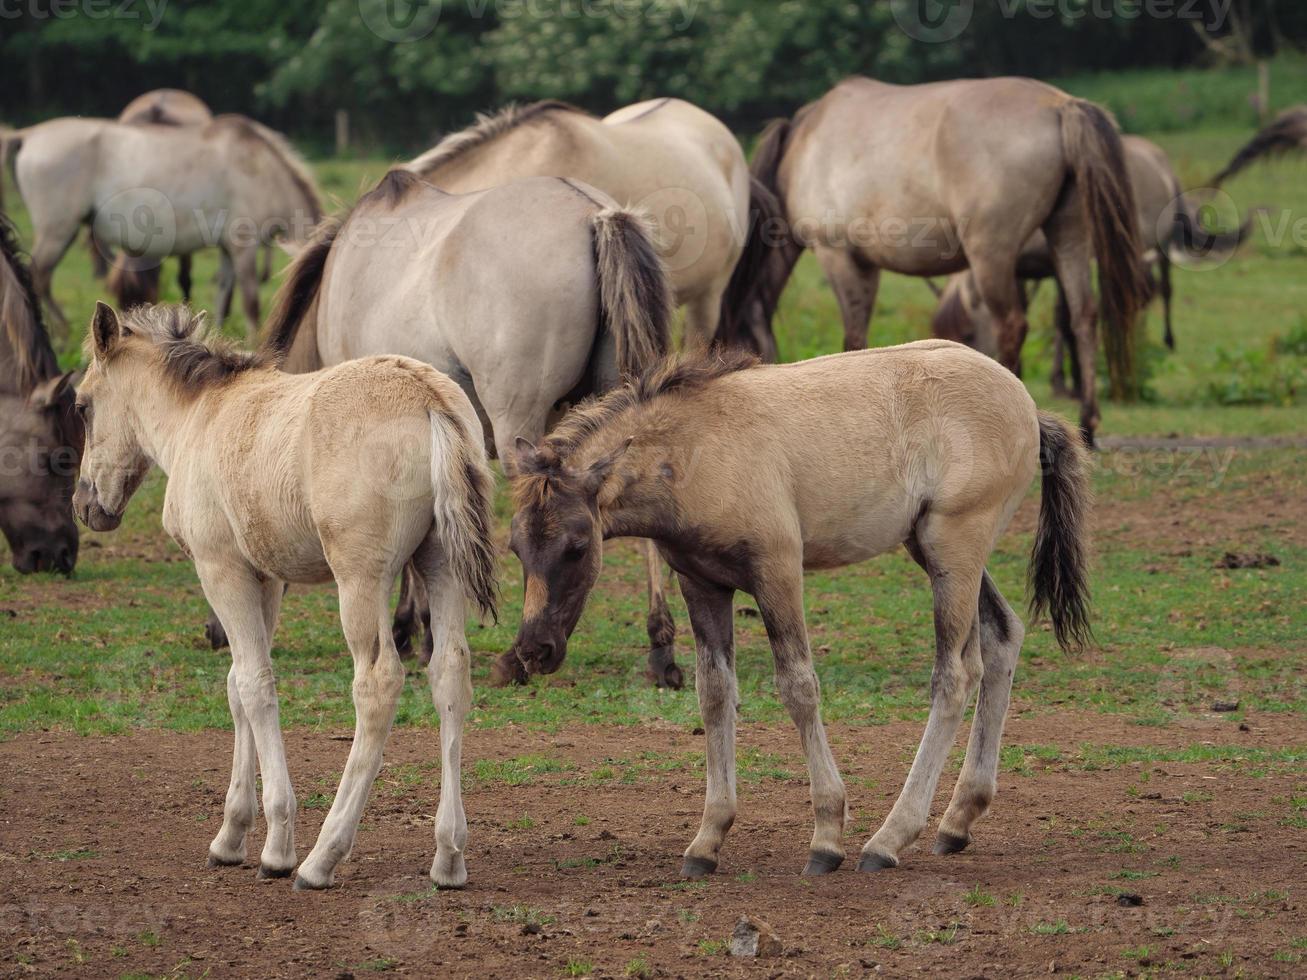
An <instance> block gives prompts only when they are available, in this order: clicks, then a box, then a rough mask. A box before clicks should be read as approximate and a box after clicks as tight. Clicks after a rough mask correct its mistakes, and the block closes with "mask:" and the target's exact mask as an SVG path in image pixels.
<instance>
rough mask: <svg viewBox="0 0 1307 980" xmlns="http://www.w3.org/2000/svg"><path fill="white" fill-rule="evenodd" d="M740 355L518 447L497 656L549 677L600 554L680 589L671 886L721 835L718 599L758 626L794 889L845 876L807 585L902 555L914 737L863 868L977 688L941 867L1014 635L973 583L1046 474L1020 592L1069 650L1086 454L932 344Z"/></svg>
mask: <svg viewBox="0 0 1307 980" xmlns="http://www.w3.org/2000/svg"><path fill="white" fill-rule="evenodd" d="M750 363H751V361H750V359H749V358H747V357H745V356H744V355H742V354H739V353H738V352H736V353H733V354H730V355H727V356H726V357H724V358H723V359H721V360H718V361H715V362H697V363H696V362H693V361H690V362H685V361H682V362H680V363H672V364H671V365H670V366H668V367H665V368H663V369H660V370H656V371H654V372H652V373H651V374H648V375H646V376H645V377H644V378H643V379H641V380H640V381H638V382H636V383H632V384H629V385H626V386H624V387H622V388H620V389H618V390H616V391H614V392H612V393H610V394H609V395H607V396H605V397H604V398H603V399H601V400H599V401H598V402H597V403H595V404H594V405H592V406H590V407H589V408H587V409H584V410H577V411H575V412H573V413H572V414H571V415H570V416H568V418H567V419H566V420H564V422H563V423H562V425H560V426H559V428H558V429H556V430H555V431H554V433H553V434H552V435H551V436H549V437H548V438H547V439H546V440H545V441H544V442H543V444H541V445H540V446H538V447H536V446H532V445H531V444H530V443H526V442H522V443H520V444H519V446H518V467H517V468H518V472H519V476H518V478H517V479H516V481H515V483H514V493H515V495H516V500H517V505H518V510H517V515H516V516H515V517H514V519H513V547H514V550H516V552H517V553H518V555H519V556H520V557H521V559H522V565H523V568H524V569H525V572H526V594H527V597H528V598H527V606H526V608H525V609H524V610H523V618H522V625H521V628H520V630H519V632H518V637H517V643H516V650H517V653H518V655H519V656H521V657H522V658H523V660H524V662H525V663H526V664H527V665H528V666H529V668H530V669H531V670H533V671H541V672H545V673H548V672H550V671H553V670H556V669H558V666H559V665H560V664H561V663H562V661H563V657H564V656H565V655H566V652H567V641H568V637H569V636H570V634H571V633H572V631H573V629H574V628H575V627H576V624H577V620H578V619H579V617H580V615H581V610H582V607H583V606H584V604H585V600H586V596H587V594H588V593H589V591H590V589H591V587H592V586H593V585H594V583H595V579H596V577H597V576H598V574H599V569H600V565H601V562H602V552H603V541H604V539H606V538H611V537H617V536H622V535H638V536H641V537H650V538H653V539H654V540H655V541H657V543H658V548H659V551H661V552H662V555H663V557H664V558H666V559H667V561H668V562H669V563H670V564H671V566H672V568H673V569H675V570H676V572H677V574H678V575H679V577H680V582H681V594H682V595H683V596H684V597H685V602H686V606H687V608H688V609H689V613H690V622H691V623H692V625H693V627H694V638H695V646H696V647H697V649H698V675H697V681H696V686H697V690H698V695H699V705H700V710H701V711H702V714H703V724H704V729H705V731H706V733H707V776H708V791H707V800H706V803H705V807H704V815H703V823H702V825H701V827H700V830H699V833H698V836H696V837H695V839H694V841H693V843H691V844H690V847H689V849H688V850H687V851H686V852H685V863H684V867H683V873H684V874H685V875H687V876H689V877H698V876H700V875H704V874H707V873H709V872H711V871H713V870H715V869H716V867H717V863H718V855H719V851H720V848H721V846H722V842H723V840H724V839H725V835H726V832H727V830H728V829H729V828H730V826H731V824H732V822H733V821H734V819H735V713H736V707H737V702H738V699H739V694H738V689H737V685H736V679H735V647H734V638H733V629H734V627H733V623H734V616H733V615H732V602H733V597H734V595H735V593H736V592H737V591H743V592H746V593H748V594H750V595H752V596H753V597H754V598H755V599H756V600H757V603H758V609H759V611H760V612H761V613H762V618H763V622H764V624H765V625H766V627H767V635H768V637H769V639H770V640H771V646H772V656H773V658H774V661H775V666H776V688H777V692H778V693H779V695H780V698H781V700H782V701H783V702H784V704H785V706H786V708H787V709H788V711H789V713H790V716H791V718H792V719H793V720H794V724H795V726H796V727H797V728H798V730H799V738H800V741H801V742H802V745H803V751H804V754H805V755H806V757H807V761H808V773H809V776H810V778H811V784H812V806H813V812H814V815H815V818H816V829H815V832H814V834H813V838H812V845H811V849H810V852H809V858H808V864H807V869H806V871H807V873H809V874H822V873H825V872H828V871H833V870H834V869H835V868H837V867H838V866H839V865H840V863H841V862H842V861H843V860H844V845H843V843H842V834H843V830H844V822H845V815H846V802H845V793H844V785H843V783H842V781H841V779H840V775H839V771H838V769H837V768H836V765H835V760H834V758H833V757H832V755H831V751H830V748H829V747H828V746H827V743H826V735H825V731H824V729H823V727H822V723H821V714H820V708H819V703H820V694H819V690H818V684H817V675H816V674H815V672H814V671H813V665H812V654H811V651H810V649H809V644H808V635H807V630H806V627H805V625H804V613H803V572H804V570H805V569H810V568H835V567H839V566H842V565H847V564H850V563H852V562H858V561H862V560H864V559H867V558H870V557H872V556H873V555H877V554H880V553H882V552H885V551H888V550H890V549H892V548H894V547H896V546H898V545H899V544H902V545H904V546H905V547H906V548H907V550H908V553H909V554H910V555H911V556H912V557H913V558H914V559H915V560H916V561H917V563H918V564H920V565H921V566H922V568H924V569H925V570H926V573H927V574H928V575H929V577H930V582H931V587H932V589H933V591H934V597H935V668H934V676H933V678H932V681H931V707H930V719H929V721H928V723H927V725H926V731H925V735H924V737H923V738H922V742H921V747H920V749H919V750H918V751H917V756H916V760H915V761H914V762H913V764H912V771H911V773H910V774H909V775H908V779H907V783H906V784H905V785H904V787H903V792H902V793H901V794H900V796H899V799H898V802H897V803H896V804H895V805H894V808H893V810H891V812H890V814H889V816H888V818H887V819H886V820H885V823H884V824H883V825H882V826H881V828H880V830H879V831H877V833H876V835H875V836H874V837H872V838H871V840H870V841H869V842H868V843H867V845H866V846H865V847H864V848H863V850H862V856H861V858H860V860H859V862H858V867H859V868H860V869H862V870H867V871H874V870H876V869H879V868H887V867H893V866H895V865H897V864H898V863H899V854H900V852H902V851H903V849H904V848H905V847H907V846H908V845H909V844H911V843H912V842H913V841H914V840H915V839H916V838H917V835H918V834H919V833H920V832H921V831H922V829H923V828H924V826H925V824H926V820H927V818H928V817H929V813H930V803H931V799H932V798H933V796H934V794H935V788H936V783H937V781H938V780H939V776H940V772H941V771H942V769H943V766H944V763H945V761H946V759H947V757H948V754H949V751H950V749H951V748H952V745H953V740H954V737H955V735H956V734H957V730H958V726H959V723H960V722H961V720H962V715H963V712H964V711H965V710H966V708H967V705H968V703H969V702H970V699H971V697H972V695H973V694H974V693H975V691H976V688H977V686H979V690H980V695H979V702H978V704H977V707H976V713H975V721H974V723H973V725H972V730H971V741H970V743H969V745H968V747H967V755H966V762H965V763H964V765H963V767H962V773H961V776H960V777H959V778H958V783H957V787H956V788H955V790H954V792H953V801H952V803H950V805H949V808H948V810H947V812H946V813H945V814H944V820H943V823H942V824H941V825H940V831H939V837H938V839H937V843H936V851H937V852H951V851H957V850H961V849H962V848H963V847H965V846H966V845H967V843H968V842H969V841H970V840H971V828H972V824H973V823H974V822H975V820H976V819H977V818H978V817H979V816H981V814H983V813H984V812H985V810H986V809H987V808H988V806H989V804H990V801H991V800H992V799H993V796H994V790H995V777H996V772H997V767H998V758H999V743H1000V740H1001V737H1002V730H1003V719H1004V716H1005V715H1006V713H1007V708H1008V699H1009V696H1010V693H1011V686H1012V674H1013V671H1014V670H1015V668H1016V661H1017V655H1018V653H1019V652H1020V649H1021V642H1022V638H1023V633H1024V630H1023V627H1022V624H1021V620H1020V619H1019V618H1018V617H1017V615H1016V613H1014V612H1013V610H1012V609H1011V607H1010V606H1008V604H1007V602H1006V601H1005V600H1004V599H1003V597H1002V595H1000V594H999V591H998V589H997V588H996V587H995V585H994V582H993V580H992V579H991V578H990V577H989V575H988V573H987V572H986V571H985V563H986V560H987V559H988V557H989V553H990V551H991V550H992V549H993V547H994V544H995V542H996V541H997V539H998V537H999V535H1000V534H1001V533H1002V532H1003V529H1004V528H1005V527H1006V526H1007V523H1008V521H1009V520H1010V518H1011V517H1012V514H1013V512H1014V511H1015V510H1016V509H1017V506H1018V505H1019V504H1020V503H1021V501H1022V499H1023V498H1024V497H1025V495H1026V491H1027V490H1028V489H1029V487H1030V484H1031V482H1032V481H1033V480H1034V478H1035V476H1036V474H1037V473H1038V472H1039V471H1040V461H1041V458H1042V460H1043V461H1044V472H1045V476H1044V483H1043V502H1042V506H1041V509H1040V516H1039V529H1038V531H1037V533H1036V536H1035V549H1034V556H1033V559H1032V567H1031V573H1030V578H1031V582H1032V584H1033V588H1034V598H1033V605H1034V608H1035V610H1036V611H1039V610H1043V609H1045V608H1047V609H1048V611H1049V612H1050V613H1051V615H1052V619H1053V628H1054V630H1055V632H1056V635H1057V638H1058V640H1059V642H1061V643H1062V644H1063V645H1064V646H1066V645H1069V644H1073V643H1076V642H1078V641H1080V640H1081V639H1083V638H1084V637H1085V635H1086V632H1087V629H1088V625H1087V615H1088V607H1087V603H1088V597H1087V588H1086V568H1085V549H1086V535H1087V526H1086V523H1085V520H1086V515H1085V508H1086V505H1087V502H1088V493H1089V491H1088V486H1087V477H1086V473H1085V465H1086V461H1085V455H1086V453H1085V450H1084V449H1083V447H1082V446H1081V444H1080V440H1079V439H1078V438H1077V436H1076V434H1075V432H1074V431H1073V430H1072V429H1071V428H1070V427H1069V426H1067V425H1066V424H1065V423H1064V422H1062V421H1061V420H1060V419H1058V418H1057V417H1056V416H1053V415H1049V414H1046V413H1043V412H1037V411H1036V410H1035V405H1034V403H1033V402H1032V401H1031V399H1030V396H1029V395H1028V394H1027V393H1026V390H1025V388H1024V387H1023V386H1022V384H1021V382H1020V381H1019V380H1017V378H1016V377H1014V376H1013V375H1012V374H1011V373H1010V372H1008V371H1006V370H1005V369H1004V368H1002V367H1001V366H1000V365H998V364H997V363H995V362H994V361H992V360H990V359H989V358H987V357H985V356H983V355H982V354H979V353H977V352H976V351H974V350H971V349H970V348H967V347H963V346H961V345H958V344H953V343H950V342H948V341H941V340H929V341H920V342H918V343H914V344H906V345H904V346H902V347H888V348H882V349H879V350H871V351H865V352H860V353H850V354H836V355H831V356H828V357H821V358H817V359H816V360H812V361H804V362H801V363H798V364H790V365H784V366H768V367H750Z"/></svg>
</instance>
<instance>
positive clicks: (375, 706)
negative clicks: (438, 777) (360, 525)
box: [295, 555, 404, 889]
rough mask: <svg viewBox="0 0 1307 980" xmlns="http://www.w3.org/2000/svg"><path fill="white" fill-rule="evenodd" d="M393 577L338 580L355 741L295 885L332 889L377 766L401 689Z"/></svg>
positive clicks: (355, 831) (377, 769) (379, 767)
mask: <svg viewBox="0 0 1307 980" xmlns="http://www.w3.org/2000/svg"><path fill="white" fill-rule="evenodd" d="M330 558H331V556H330V555H328V560H330ZM394 580H395V572H394V571H389V572H386V573H384V574H381V575H375V576H361V577H360V578H357V579H352V580H342V581H340V621H341V625H342V626H344V628H345V641H346V642H347V643H348V644H349V652H350V654H351V655H352V656H353V658H354V685H353V693H354V713H355V722H354V743H353V745H351V746H350V750H349V759H348V760H347V761H346V762H345V772H344V773H343V774H342V775H341V777H340V786H339V788H338V789H337V790H336V799H335V800H334V801H333V802H332V804H331V810H330V811H329V812H328V813H327V819H326V820H325V821H323V824H322V831H321V832H320V833H319V834H318V840H317V843H315V844H314V845H313V850H312V851H311V852H309V856H308V857H307V858H305V859H304V863H303V864H302V865H300V869H299V874H297V875H296V876H295V887H296V889H304V888H330V887H331V884H332V882H333V881H334V880H335V876H336V865H338V864H339V863H340V862H341V861H343V860H345V858H347V857H349V853H350V851H351V850H352V849H353V847H354V835H355V834H356V833H357V832H358V826H359V819H360V818H361V817H362V816H363V807H364V805H366V803H367V801H368V794H369V793H370V792H371V791H372V783H373V782H374V781H375V780H376V778H377V772H378V771H379V770H380V769H381V753H382V750H383V749H384V748H385V744H386V738H387V737H388V736H389V735H390V726H391V725H392V724H393V723H394V721H395V706H396V705H397V704H398V703H399V695H400V693H401V692H402V691H403V690H404V666H403V664H401V663H400V660H399V654H398V653H397V652H396V650H395V643H394V640H393V639H392V637H391V633H390V608H389V602H388V599H389V593H390V584H391V583H392V582H393V581H394Z"/></svg>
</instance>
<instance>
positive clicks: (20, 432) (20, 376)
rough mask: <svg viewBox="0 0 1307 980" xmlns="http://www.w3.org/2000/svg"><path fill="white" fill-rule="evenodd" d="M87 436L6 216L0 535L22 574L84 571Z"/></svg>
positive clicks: (1, 222) (1, 245)
mask: <svg viewBox="0 0 1307 980" xmlns="http://www.w3.org/2000/svg"><path fill="white" fill-rule="evenodd" d="M81 447H82V433H81V429H80V427H79V426H78V424H77V420H76V416H75V415H74V413H73V381H72V375H71V373H69V374H60V373H59V364H58V361H57V360H56V359H55V353H54V349H53V348H52V347H51V346H50V339H49V337H48V336H46V332H45V327H44V325H43V324H42V323H41V309H40V304H39V303H38V302H37V299H36V293H35V291H34V290H33V289H32V281H31V278H30V277H29V275H28V272H27V267H26V265H24V263H23V260H22V256H21V255H20V254H19V250H18V239H17V236H16V235H15V233H14V229H13V226H12V225H10V224H9V221H8V219H6V218H5V217H4V216H3V215H0V532H3V533H4V536H5V540H6V541H8V542H9V550H10V554H11V557H12V561H13V566H14V568H15V569H16V570H17V571H19V572H23V573H26V572H47V571H49V572H62V573H64V574H68V573H69V572H71V571H72V570H73V566H74V565H75V564H76V563H77V522H76V521H75V520H74V519H73V510H72V506H71V503H70V500H71V497H72V493H73V480H74V478H75V477H76V475H77V460H78V455H79V454H80V452H81Z"/></svg>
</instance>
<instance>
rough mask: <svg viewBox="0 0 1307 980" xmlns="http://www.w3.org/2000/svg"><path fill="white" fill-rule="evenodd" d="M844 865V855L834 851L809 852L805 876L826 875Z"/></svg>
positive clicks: (804, 870)
mask: <svg viewBox="0 0 1307 980" xmlns="http://www.w3.org/2000/svg"><path fill="white" fill-rule="evenodd" d="M843 863H844V855H843V854H836V853H835V852H834V851H809V852H808V864H807V867H805V868H804V869H803V873H804V874H805V875H828V874H830V873H831V872H832V871H834V870H835V869H837V868H838V867H839V866H840V865H841V864H843Z"/></svg>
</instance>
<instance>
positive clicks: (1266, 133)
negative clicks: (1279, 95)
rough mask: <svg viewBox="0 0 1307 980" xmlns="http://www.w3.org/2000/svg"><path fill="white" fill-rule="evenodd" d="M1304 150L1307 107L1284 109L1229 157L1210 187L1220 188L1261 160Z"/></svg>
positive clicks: (1306, 144) (1306, 148) (1306, 133)
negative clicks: (1228, 160)
mask: <svg viewBox="0 0 1307 980" xmlns="http://www.w3.org/2000/svg"><path fill="white" fill-rule="evenodd" d="M1303 150H1307V105H1297V106H1293V107H1292V108H1289V109H1285V110H1284V111H1283V112H1282V113H1280V114H1279V115H1278V116H1276V117H1275V118H1274V119H1273V120H1271V122H1269V123H1267V124H1266V125H1265V126H1263V127H1262V128H1261V129H1260V130H1258V131H1257V133H1256V135H1254V136H1253V138H1252V139H1250V140H1249V141H1248V142H1247V143H1245V144H1244V145H1243V146H1241V147H1240V148H1239V152H1238V153H1236V154H1235V155H1234V156H1233V157H1231V158H1230V162H1229V163H1227V164H1226V165H1225V168H1224V169H1223V170H1222V171H1221V172H1220V173H1218V174H1217V175H1216V176H1215V177H1213V178H1212V180H1211V184H1212V186H1213V187H1220V186H1221V185H1222V184H1223V183H1225V182H1226V181H1227V180H1229V179H1230V178H1231V177H1233V176H1234V175H1235V174H1237V173H1239V172H1241V171H1242V170H1243V169H1244V168H1245V167H1247V166H1249V165H1250V164H1252V163H1253V162H1254V161H1256V160H1259V159H1261V158H1262V157H1273V156H1283V155H1284V154H1286V153H1290V152H1293V151H1299V152H1301V151H1303Z"/></svg>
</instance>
